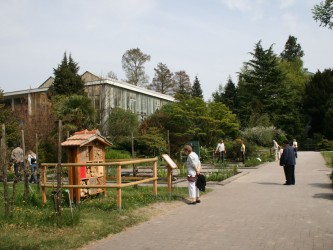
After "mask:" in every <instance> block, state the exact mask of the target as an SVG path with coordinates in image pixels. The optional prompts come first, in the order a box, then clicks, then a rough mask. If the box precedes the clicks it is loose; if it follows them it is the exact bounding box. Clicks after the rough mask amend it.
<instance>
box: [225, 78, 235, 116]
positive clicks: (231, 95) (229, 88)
mask: <svg viewBox="0 0 333 250" xmlns="http://www.w3.org/2000/svg"><path fill="white" fill-rule="evenodd" d="M222 100H223V103H224V104H225V105H226V106H227V107H228V108H229V109H230V110H232V111H233V110H234V109H235V103H236V86H235V84H234V83H233V81H232V80H231V77H229V79H228V82H227V84H226V85H225V87H224V93H223V94H222Z"/></svg>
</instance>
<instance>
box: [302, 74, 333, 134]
mask: <svg viewBox="0 0 333 250" xmlns="http://www.w3.org/2000/svg"><path fill="white" fill-rule="evenodd" d="M303 97H304V100H303V105H304V113H305V114H307V116H308V119H309V125H310V127H311V128H310V131H309V136H313V135H314V134H321V135H323V136H325V137H326V139H333V135H332V134H331V128H330V126H331V125H332V117H331V114H332V112H333V111H332V99H333V70H332V69H325V70H324V71H323V72H320V71H317V73H316V74H315V75H314V76H313V77H312V78H311V80H310V82H309V83H308V84H307V85H306V86H305V94H304V95H303Z"/></svg>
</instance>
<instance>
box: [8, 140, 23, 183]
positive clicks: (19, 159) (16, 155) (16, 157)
mask: <svg viewBox="0 0 333 250" xmlns="http://www.w3.org/2000/svg"><path fill="white" fill-rule="evenodd" d="M10 158H11V160H12V161H13V162H14V172H15V176H16V177H17V178H18V177H19V176H20V174H19V172H20V171H21V170H22V169H23V168H24V159H23V149H22V148H21V147H20V146H18V147H16V148H14V149H13V151H12V154H11V157H10Z"/></svg>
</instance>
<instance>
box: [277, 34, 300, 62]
mask: <svg viewBox="0 0 333 250" xmlns="http://www.w3.org/2000/svg"><path fill="white" fill-rule="evenodd" d="M280 56H281V58H282V59H283V60H286V61H288V62H291V61H294V60H296V59H297V58H302V57H303V56H304V52H303V50H302V48H301V45H300V44H299V43H297V38H296V37H294V36H290V35H289V38H288V40H287V42H286V44H285V46H284V50H283V51H282V53H281V54H280Z"/></svg>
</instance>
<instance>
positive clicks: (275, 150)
mask: <svg viewBox="0 0 333 250" xmlns="http://www.w3.org/2000/svg"><path fill="white" fill-rule="evenodd" d="M279 148H280V146H279V144H278V143H277V142H276V140H273V153H274V157H275V161H277V160H279Z"/></svg>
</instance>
